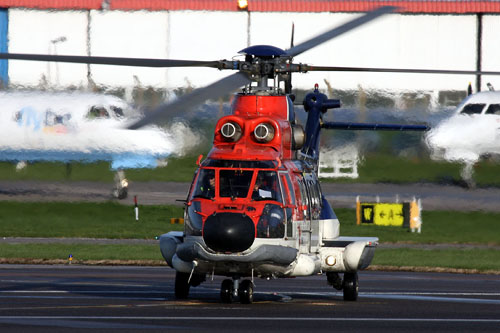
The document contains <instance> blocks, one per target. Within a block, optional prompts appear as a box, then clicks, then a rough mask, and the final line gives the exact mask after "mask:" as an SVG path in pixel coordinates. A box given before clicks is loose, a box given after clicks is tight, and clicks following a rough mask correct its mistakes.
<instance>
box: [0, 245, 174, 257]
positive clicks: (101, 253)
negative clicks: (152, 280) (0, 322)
mask: <svg viewBox="0 0 500 333" xmlns="http://www.w3.org/2000/svg"><path fill="white" fill-rule="evenodd" d="M70 255H71V256H72V258H73V260H72V261H73V262H81V261H87V260H160V261H164V259H163V257H162V256H161V253H160V246H159V245H158V244H154V245H149V244H124V245H122V244H106V245H100V244H79V243H75V244H56V243H44V244H41V243H27V244H0V257H2V258H24V259H48V260H50V259H55V260H62V261H69V260H68V258H69V256H70Z"/></svg>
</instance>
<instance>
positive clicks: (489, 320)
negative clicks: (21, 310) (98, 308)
mask: <svg viewBox="0 0 500 333" xmlns="http://www.w3.org/2000/svg"><path fill="white" fill-rule="evenodd" d="M28 319H31V320H33V319H36V320H120V321H123V320H190V321H194V320H196V321H204V320H209V321H217V320H223V321H228V320H229V321H246V320H250V321H255V320H259V321H349V322H353V321H365V322H369V321H373V322H440V323H441V322H444V323H447V322H449V323H500V319H496V318H460V319H457V318H380V317H373V318H372V317H361V318H356V317H348V318H344V317H339V318H332V317H301V318H298V317H227V316H226V317H194V316H193V317H187V316H173V317H130V316H126V317H125V316H124V317H119V316H0V321H2V320H28Z"/></svg>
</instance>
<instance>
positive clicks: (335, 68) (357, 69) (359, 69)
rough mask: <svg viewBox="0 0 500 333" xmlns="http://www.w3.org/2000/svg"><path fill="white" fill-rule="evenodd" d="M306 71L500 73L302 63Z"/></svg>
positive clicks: (496, 73)
mask: <svg viewBox="0 0 500 333" xmlns="http://www.w3.org/2000/svg"><path fill="white" fill-rule="evenodd" d="M301 68H302V69H303V71H305V72H373V73H415V74H461V75H469V74H472V75H500V72H495V71H474V70H473V71H466V70H454V69H418V68H370V67H338V66H309V65H301Z"/></svg>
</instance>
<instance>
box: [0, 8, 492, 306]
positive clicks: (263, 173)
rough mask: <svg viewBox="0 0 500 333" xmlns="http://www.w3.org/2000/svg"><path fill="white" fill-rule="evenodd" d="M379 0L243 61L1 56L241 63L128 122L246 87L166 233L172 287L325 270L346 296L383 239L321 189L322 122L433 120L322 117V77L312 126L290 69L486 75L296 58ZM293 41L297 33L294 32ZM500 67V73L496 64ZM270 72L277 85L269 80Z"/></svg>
mask: <svg viewBox="0 0 500 333" xmlns="http://www.w3.org/2000/svg"><path fill="white" fill-rule="evenodd" d="M394 10H395V8H394V7H381V8H379V9H376V10H374V11H371V12H368V13H366V14H364V15H361V16H359V17H358V18H356V19H354V20H352V21H350V22H347V23H346V24H344V25H342V26H339V27H336V28H333V29H330V30H328V31H326V32H325V33H323V34H320V35H318V36H316V37H314V38H312V39H310V40H307V41H305V42H303V43H301V44H299V45H296V46H293V42H292V46H291V47H290V48H289V49H287V50H282V49H280V48H277V47H273V46H268V45H258V46H252V47H248V48H246V49H244V50H242V51H241V53H243V54H244V55H245V59H244V60H241V61H238V60H231V61H228V60H220V61H190V60H172V59H130V58H109V57H80V56H50V55H33V54H31V55H30V54H0V58H7V59H20V60H38V61H63V62H75V63H82V62H83V63H90V64H113V65H125V66H146V67H212V68H217V69H220V70H222V69H230V70H236V71H237V73H235V74H232V75H230V76H227V77H225V78H223V79H221V80H219V81H217V82H215V83H213V84H211V85H209V86H207V87H204V88H200V89H197V90H195V91H193V92H192V93H190V94H187V95H184V96H182V97H180V98H179V99H177V100H176V101H174V102H172V103H168V104H164V105H161V106H159V107H158V108H156V109H155V110H153V111H152V112H150V113H149V114H147V115H146V116H145V117H144V118H142V119H141V120H139V121H138V122H136V123H134V124H132V125H131V126H130V127H129V128H132V129H136V128H140V127H142V126H145V125H148V124H151V123H160V122H164V121H166V120H168V119H169V118H170V117H171V116H172V114H176V113H180V112H185V111H186V110H188V109H191V108H193V107H194V106H196V105H198V104H200V103H203V102H204V101H205V100H207V99H213V98H219V97H221V96H224V95H226V94H227V93H228V92H230V91H233V90H235V89H238V88H240V87H244V88H243V90H242V92H240V93H238V94H237V95H236V96H235V98H234V101H233V104H232V109H231V110H232V114H231V115H229V116H225V117H222V118H221V119H219V121H218V123H217V125H216V128H215V133H214V145H213V148H212V149H211V150H210V152H209V153H208V156H207V158H206V159H205V160H203V161H202V160H201V158H200V159H199V160H198V166H199V168H198V169H197V171H196V174H195V177H194V179H193V182H192V184H191V187H190V189H189V193H188V196H187V199H186V200H185V204H186V209H185V230H184V232H169V233H166V234H164V235H162V236H161V237H160V249H161V252H162V254H163V256H164V258H165V260H166V261H167V263H168V264H169V266H171V267H173V268H174V269H175V270H176V271H177V272H176V279H175V295H176V297H177V298H186V297H188V295H189V290H190V287H192V286H197V285H199V284H200V283H202V282H203V281H205V279H206V277H207V276H214V275H220V276H225V277H227V279H225V280H223V282H222V285H221V291H220V295H221V299H222V301H223V302H228V303H229V302H232V301H233V299H234V298H235V297H238V298H239V300H240V302H242V303H251V302H252V301H253V289H254V283H253V281H254V279H255V278H257V277H259V278H285V277H295V276H308V275H316V274H321V273H325V274H326V277H327V281H328V283H329V284H330V285H332V286H333V287H334V288H336V289H338V290H343V295H344V299H345V300H356V299H357V296H358V275H357V272H358V271H359V270H361V269H364V268H366V267H368V265H369V264H370V263H371V260H372V258H373V255H374V252H375V248H376V246H377V243H378V238H376V237H342V236H340V224H339V220H338V219H337V217H336V215H335V213H334V211H333V209H332V208H331V206H330V204H329V203H328V202H327V201H326V199H325V197H324V195H323V194H322V192H321V186H320V183H319V181H318V177H317V168H318V159H319V138H320V131H321V129H342V130H413V131H415V130H416V131H424V130H427V129H428V127H427V126H424V125H390V124H366V123H339V122H325V121H323V119H322V116H323V114H324V113H325V112H327V111H328V110H329V109H332V108H336V107H339V106H340V101H339V100H334V99H328V98H327V97H326V95H324V94H322V93H320V92H319V90H318V87H317V86H316V87H315V89H314V91H313V92H311V93H309V94H308V95H307V96H306V97H305V99H304V101H303V106H304V110H305V112H307V123H306V125H305V129H304V128H303V127H302V126H301V125H300V124H298V122H297V120H296V118H295V110H294V106H293V100H294V96H293V94H292V85H291V82H292V81H291V76H292V73H295V72H301V73H304V72H309V71H369V72H370V71H371V72H406V73H419V72H422V73H444V74H471V73H472V74H480V72H477V71H449V70H447V71H439V70H420V69H390V68H386V69H381V68H356V67H329V66H321V67H316V66H309V65H305V64H300V63H299V64H297V63H293V58H294V57H295V56H297V55H299V54H301V53H303V52H306V51H307V50H309V49H311V48H314V47H316V46H318V45H320V44H322V43H324V42H326V41H328V40H330V39H332V38H335V37H337V36H339V35H341V34H344V33H346V32H348V31H350V30H352V29H354V28H356V27H358V26H360V25H362V24H365V23H367V22H370V21H372V20H374V19H376V18H377V17H380V16H381V15H384V14H386V13H390V12H392V11H394ZM292 40H293V39H292ZM497 74H499V73H497ZM270 82H271V84H270Z"/></svg>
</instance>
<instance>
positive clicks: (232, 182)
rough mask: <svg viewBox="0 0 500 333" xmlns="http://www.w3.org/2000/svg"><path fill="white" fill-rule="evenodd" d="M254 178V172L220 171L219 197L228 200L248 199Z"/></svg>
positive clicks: (239, 170)
mask: <svg viewBox="0 0 500 333" xmlns="http://www.w3.org/2000/svg"><path fill="white" fill-rule="evenodd" d="M252 176H253V171H252V170H241V169H238V170H220V171H219V182H220V183H219V186H220V187H219V195H220V196H221V197H226V198H246V197H247V195H248V191H249V189H250V183H251V182H252Z"/></svg>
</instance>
